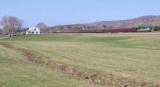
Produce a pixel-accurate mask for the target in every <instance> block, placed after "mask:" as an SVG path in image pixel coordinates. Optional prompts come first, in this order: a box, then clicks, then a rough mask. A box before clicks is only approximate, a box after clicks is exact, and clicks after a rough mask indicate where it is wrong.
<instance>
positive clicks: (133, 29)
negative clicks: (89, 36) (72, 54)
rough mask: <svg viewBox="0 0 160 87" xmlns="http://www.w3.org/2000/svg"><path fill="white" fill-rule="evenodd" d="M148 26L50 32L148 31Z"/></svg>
mask: <svg viewBox="0 0 160 87" xmlns="http://www.w3.org/2000/svg"><path fill="white" fill-rule="evenodd" d="M150 31H151V29H150V28H149V27H137V28H120V29H90V30H72V31H52V32H50V33H118V32H150Z"/></svg>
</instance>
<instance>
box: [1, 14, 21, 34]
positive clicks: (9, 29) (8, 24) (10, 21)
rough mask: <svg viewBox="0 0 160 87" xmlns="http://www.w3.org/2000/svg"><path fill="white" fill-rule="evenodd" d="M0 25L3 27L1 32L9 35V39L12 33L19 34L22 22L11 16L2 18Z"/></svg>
mask: <svg viewBox="0 0 160 87" xmlns="http://www.w3.org/2000/svg"><path fill="white" fill-rule="evenodd" d="M0 24H1V25H2V26H4V27H3V30H4V31H5V32H6V34H9V35H10V37H11V35H12V34H13V33H16V32H20V30H21V29H22V25H23V20H19V19H18V18H16V17H13V16H9V17H7V16H3V18H2V20H1V21H0Z"/></svg>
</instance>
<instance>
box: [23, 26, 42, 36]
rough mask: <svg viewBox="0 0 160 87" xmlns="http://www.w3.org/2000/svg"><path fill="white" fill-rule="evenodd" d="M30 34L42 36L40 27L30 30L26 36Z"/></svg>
mask: <svg viewBox="0 0 160 87" xmlns="http://www.w3.org/2000/svg"><path fill="white" fill-rule="evenodd" d="M28 34H33V35H34V34H41V31H40V29H39V28H38V27H31V28H29V30H27V31H26V35H28Z"/></svg>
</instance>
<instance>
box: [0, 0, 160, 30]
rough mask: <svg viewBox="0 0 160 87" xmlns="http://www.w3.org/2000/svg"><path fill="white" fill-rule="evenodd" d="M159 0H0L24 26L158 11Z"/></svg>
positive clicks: (3, 12) (4, 11) (3, 10)
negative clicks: (21, 20)
mask: <svg viewBox="0 0 160 87" xmlns="http://www.w3.org/2000/svg"><path fill="white" fill-rule="evenodd" d="M159 4H160V0H0V20H1V19H2V17H3V16H15V17H17V18H18V19H23V21H24V27H33V26H36V25H37V24H38V23H40V22H43V23H45V24H46V25H47V26H49V27H51V26H55V25H67V24H79V23H93V22H98V21H114V20H126V19H132V18H137V17H140V16H145V15H160V5H159Z"/></svg>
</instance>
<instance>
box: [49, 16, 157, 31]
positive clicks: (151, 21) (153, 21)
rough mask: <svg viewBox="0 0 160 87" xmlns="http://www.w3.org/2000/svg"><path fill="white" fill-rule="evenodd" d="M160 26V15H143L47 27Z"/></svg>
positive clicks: (83, 28) (105, 27) (58, 28)
mask: <svg viewBox="0 0 160 87" xmlns="http://www.w3.org/2000/svg"><path fill="white" fill-rule="evenodd" d="M139 26H142V27H154V26H160V16H153V15H151V16H142V17H138V18H134V19H129V20H118V21H101V22H94V23H88V24H73V25H59V26H53V27H50V28H48V29H47V32H48V31H63V30H64V31H67V30H87V29H111V28H112V29H113V28H136V27H139Z"/></svg>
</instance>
